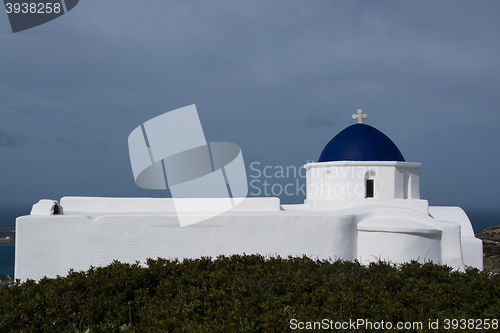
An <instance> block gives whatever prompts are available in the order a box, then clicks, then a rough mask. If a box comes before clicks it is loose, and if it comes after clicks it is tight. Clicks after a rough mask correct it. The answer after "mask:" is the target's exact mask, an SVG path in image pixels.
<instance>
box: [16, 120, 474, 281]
mask: <svg viewBox="0 0 500 333" xmlns="http://www.w3.org/2000/svg"><path fill="white" fill-rule="evenodd" d="M366 117H367V116H366V114H364V113H363V112H362V111H361V110H358V111H357V113H356V114H354V115H353V118H354V119H355V120H357V123H355V124H353V125H351V126H349V127H347V128H345V129H344V130H342V131H341V132H340V133H338V134H337V135H336V136H335V137H334V138H333V139H332V140H331V141H330V142H329V143H328V144H327V145H326V146H325V147H324V149H323V151H322V153H321V154H320V156H319V159H318V162H317V163H308V164H306V165H305V166H304V168H305V169H306V171H307V175H306V189H307V193H306V200H305V201H304V203H303V204H298V205H281V204H280V201H279V199H278V198H273V197H263V198H244V199H243V198H240V199H241V200H240V201H241V203H240V204H238V205H236V206H235V207H234V208H232V209H230V210H228V211H226V212H225V213H223V214H220V215H217V216H214V214H213V211H214V210H215V209H217V207H218V205H219V206H220V205H221V204H223V203H222V201H221V200H222V199H217V198H184V199H182V200H183V202H184V204H183V205H182V208H181V209H182V210H183V212H182V213H183V214H184V216H185V215H186V214H187V215H192V216H193V217H196V219H197V220H201V221H202V222H199V223H196V224H192V225H188V226H185V227H181V226H180V225H179V220H178V217H177V215H178V214H179V206H178V205H177V209H176V207H175V206H174V203H173V201H172V200H173V199H171V198H103V197H63V198H62V199H61V200H60V201H55V200H40V202H39V203H37V204H35V205H34V206H33V209H32V211H31V214H30V215H28V216H21V217H18V218H17V220H16V252H15V256H16V263H15V278H16V279H21V280H22V281H25V280H26V279H34V280H38V279H41V278H42V277H44V276H47V277H56V276H57V275H60V276H65V275H66V274H67V273H68V271H69V270H70V269H73V270H75V271H78V270H87V269H88V268H89V267H90V266H104V265H108V264H109V263H111V262H112V261H113V260H119V261H121V262H129V263H133V262H136V261H141V262H144V261H145V260H146V259H147V258H157V257H162V258H171V259H174V258H179V259H180V260H181V259H183V258H198V257H201V256H211V257H213V258H215V257H217V256H219V255H231V254H244V253H245V254H254V253H259V254H262V255H264V256H278V255H279V256H282V257H287V256H302V255H306V256H308V257H311V258H314V259H315V258H318V259H332V260H335V259H342V260H359V261H360V262H361V263H363V264H367V263H370V262H373V261H378V260H386V261H389V262H393V263H396V264H398V263H404V262H409V261H412V260H417V261H419V262H422V263H423V262H427V261H432V262H434V263H438V264H443V265H449V266H451V267H453V268H454V269H456V270H460V271H463V270H464V269H465V267H466V266H472V267H476V268H478V269H482V268H483V247H482V241H481V240H479V239H477V238H475V236H474V232H473V229H472V225H471V223H470V221H469V219H468V217H467V215H466V214H465V212H464V211H463V210H462V209H461V208H460V207H436V206H429V205H428V202H427V201H426V200H424V199H421V198H420V187H419V186H420V183H419V169H420V167H421V164H420V163H414V162H406V161H405V159H404V158H403V155H402V154H401V152H400V151H399V149H398V147H397V146H396V145H395V144H394V143H393V142H392V141H391V139H389V138H388V137H387V136H386V135H385V134H383V133H382V132H380V131H379V130H377V129H375V128H374V127H372V126H369V125H367V124H365V123H363V119H366ZM203 216H207V219H205V220H204V219H203ZM200 217H201V218H200Z"/></svg>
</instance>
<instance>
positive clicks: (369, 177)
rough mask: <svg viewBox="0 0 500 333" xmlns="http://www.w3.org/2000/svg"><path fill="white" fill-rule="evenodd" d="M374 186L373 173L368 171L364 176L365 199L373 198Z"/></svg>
mask: <svg viewBox="0 0 500 333" xmlns="http://www.w3.org/2000/svg"><path fill="white" fill-rule="evenodd" d="M375 185H376V184H375V171H373V170H371V171H368V172H367V173H366V174H365V199H369V198H375V194H376V192H375Z"/></svg>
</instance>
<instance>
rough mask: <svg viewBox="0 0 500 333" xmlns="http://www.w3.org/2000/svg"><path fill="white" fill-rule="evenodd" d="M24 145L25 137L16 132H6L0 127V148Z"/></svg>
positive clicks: (21, 133)
mask: <svg viewBox="0 0 500 333" xmlns="http://www.w3.org/2000/svg"><path fill="white" fill-rule="evenodd" d="M25 143H26V135H25V134H24V133H23V132H21V131H17V132H15V133H12V132H9V131H7V130H6V129H5V128H3V127H1V126H0V146H3V147H17V146H22V145H24V144H25Z"/></svg>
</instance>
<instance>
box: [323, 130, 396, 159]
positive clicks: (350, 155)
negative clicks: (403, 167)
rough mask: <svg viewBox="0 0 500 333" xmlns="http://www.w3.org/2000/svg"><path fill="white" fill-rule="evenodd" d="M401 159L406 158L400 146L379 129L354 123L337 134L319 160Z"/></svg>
mask: <svg viewBox="0 0 500 333" xmlns="http://www.w3.org/2000/svg"><path fill="white" fill-rule="evenodd" d="M330 161H400V162H404V161H405V159H404V157H403V155H401V152H400V151H399V149H398V147H396V145H395V144H394V142H392V140H391V139H389V138H388V137H387V135H385V134H384V133H382V132H380V131H379V130H378V129H376V128H374V127H371V126H370V125H366V124H354V125H352V126H349V127H347V128H346V129H344V130H343V131H342V132H340V133H339V134H337V135H336V136H335V137H334V138H333V139H332V140H331V141H330V142H328V144H327V145H326V146H325V148H324V149H323V152H322V153H321V156H320V157H319V160H318V162H330Z"/></svg>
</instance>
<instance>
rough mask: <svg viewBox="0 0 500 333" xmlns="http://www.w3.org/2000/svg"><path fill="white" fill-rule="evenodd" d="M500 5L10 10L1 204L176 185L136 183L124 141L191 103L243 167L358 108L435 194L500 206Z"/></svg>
mask: <svg viewBox="0 0 500 333" xmlns="http://www.w3.org/2000/svg"><path fill="white" fill-rule="evenodd" d="M499 14H500V2H499V1H457V0H453V1H435V0H433V1H353V0H349V1H334V0H308V1H306V0H299V1H295V0H264V1H258V0H252V1H237V0H231V1H218V0H202V1H190V0H182V1H166V0H149V1H137V0H134V1H130V0H107V1H102V0H81V1H80V3H79V4H78V5H77V6H76V7H75V8H74V9H73V10H72V11H71V12H69V13H68V14H66V15H63V16H62V17H60V18H58V19H56V20H54V21H51V22H48V23H46V24H44V25H41V26H39V27H35V28H33V29H30V30H27V31H25V32H20V33H16V34H13V33H12V32H11V30H10V26H9V21H8V18H7V15H6V14H5V13H4V14H1V13H0V201H1V202H2V205H27V206H31V205H32V204H33V203H35V202H37V201H38V200H39V199H42V198H51V199H56V200H58V199H60V198H61V197H62V196H68V195H75V196H155V197H161V196H166V195H167V192H166V191H153V190H144V189H140V188H138V187H137V186H136V185H135V183H134V179H133V175H132V170H131V166H130V159H129V155H128V146H127V138H128V135H129V134H130V132H131V131H132V130H133V129H134V128H136V127H137V126H138V125H140V124H141V123H143V122H145V121H147V120H149V119H151V118H153V117H155V116H157V115H160V114H162V113H164V112H167V111H170V110H174V109H177V108H180V107H183V106H187V105H191V104H196V106H197V109H198V112H199V115H200V119H201V122H202V125H203V128H204V131H205V136H206V139H207V141H227V142H234V143H236V144H238V145H239V146H240V147H241V149H242V153H243V158H244V160H245V164H246V165H247V174H248V175H249V180H251V179H250V175H255V174H256V172H255V171H253V170H252V169H250V167H249V166H250V164H251V163H253V162H259V163H261V164H260V168H261V169H262V168H263V167H264V166H267V165H269V166H273V167H275V166H285V167H286V166H296V167H300V166H301V165H303V164H305V163H306V162H308V161H317V159H318V158H319V155H320V153H321V151H322V149H323V147H324V146H325V145H326V144H327V143H328V141H329V140H330V139H331V138H333V137H334V136H335V135H336V134H337V133H338V132H340V131H341V130H342V129H344V128H345V127H347V126H349V125H351V124H353V123H354V121H353V120H352V118H351V115H352V114H353V113H355V111H356V110H357V109H359V108H361V109H363V110H364V111H365V113H367V114H368V119H367V120H366V121H365V123H367V124H369V125H372V126H374V127H376V128H377V129H379V130H381V131H382V132H384V133H385V134H386V135H388V136H389V137H390V138H391V139H392V140H393V141H394V142H395V143H396V145H397V146H398V147H399V149H400V150H401V152H402V154H403V156H404V157H405V159H406V161H408V162H421V163H423V166H422V168H421V171H420V187H421V195H422V198H424V199H427V200H429V203H430V204H431V205H457V206H462V207H464V208H466V209H478V210H481V209H482V210H495V209H498V200H499V197H500V186H499V177H498V171H499V165H500V158H499V150H500V149H499V148H498V144H499V142H500V131H499V130H498V123H499V120H500V112H499V106H500V61H499V60H500V38H499V32H500V20H499V19H498V17H499ZM254 165H256V164H254ZM261 180H264V179H261ZM300 181H301V182H303V179H300ZM268 182H269V183H271V184H273V183H275V182H276V183H278V182H279V183H283V182H295V179H294V178H289V179H285V180H283V179H269V180H268ZM251 190H252V189H251ZM253 192H255V190H253ZM281 199H282V202H283V203H294V202H295V203H297V202H301V201H302V200H303V196H301V195H299V196H293V197H287V196H284V195H282V196H281Z"/></svg>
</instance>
